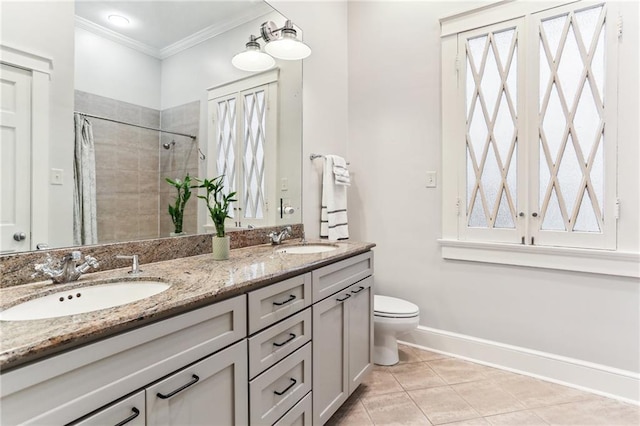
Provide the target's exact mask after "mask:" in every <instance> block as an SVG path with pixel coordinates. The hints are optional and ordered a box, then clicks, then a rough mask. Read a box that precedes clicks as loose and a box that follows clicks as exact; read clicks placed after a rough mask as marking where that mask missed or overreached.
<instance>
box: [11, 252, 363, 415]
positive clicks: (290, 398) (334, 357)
mask: <svg viewBox="0 0 640 426" xmlns="http://www.w3.org/2000/svg"><path fill="white" fill-rule="evenodd" d="M372 275H373V254H372V253H371V252H370V251H369V252H366V253H363V254H359V255H356V256H353V257H350V258H347V259H344V260H341V261H338V262H335V263H332V264H329V265H326V266H323V267H320V268H317V269H314V270H312V271H311V272H307V273H303V274H300V275H297V276H294V277H292V278H287V279H285V280H282V281H279V282H276V283H273V284H269V285H266V286H264V287H261V288H259V289H257V290H253V291H249V292H247V293H246V294H243V295H239V296H236V297H232V298H230V299H226V300H222V301H220V302H216V303H213V304H210V305H208V306H204V307H201V308H198V309H195V310H192V311H189V312H186V313H183V314H179V315H176V316H172V317H169V318H166V319H162V320H160V321H157V322H155V323H151V324H148V325H145V326H142V327H139V328H136V329H133V330H130V331H126V332H123V333H120V334H117V335H114V336H111V337H107V338H104V339H102V340H99V341H97V342H93V343H90V344H87V345H84V346H80V347H78V348H76V349H72V350H69V351H66V352H62V353H60V354H57V355H53V356H50V357H45V358H43V359H41V360H39V361H35V362H32V363H30V364H27V365H25V366H24V367H17V368H15V369H12V370H10V371H8V372H2V374H1V375H0V384H1V386H0V398H1V399H0V408H1V410H0V424H2V425H5V424H6V425H18V424H31V425H44V424H47V425H48V424H56V425H64V424H66V425H82V426H91V425H105V424H110V425H119V426H124V425H133V426H140V425H181V426H182V425H199V424H200V425H201V424H211V425H225V426H226V425H228V426H231V425H234V426H235V425H238V426H243V425H251V426H257V425H277V426H293V425H299V426H309V425H317V426H320V425H322V424H324V423H325V422H326V421H327V420H328V419H329V418H330V417H331V415H333V413H334V412H335V411H336V410H337V409H338V408H339V407H340V405H342V403H343V402H344V401H345V400H346V399H347V397H348V396H349V395H350V394H351V393H352V392H353V391H354V390H355V388H356V387H357V386H358V385H359V384H360V383H361V381H362V379H363V376H364V375H365V374H366V373H367V372H368V371H370V369H371V368H372V348H373V277H372Z"/></svg>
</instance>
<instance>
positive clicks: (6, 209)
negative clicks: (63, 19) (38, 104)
mask: <svg viewBox="0 0 640 426" xmlns="http://www.w3.org/2000/svg"><path fill="white" fill-rule="evenodd" d="M1 67H2V68H1V69H0V97H1V98H2V100H1V104H0V113H1V115H0V127H1V132H2V133H1V135H0V253H11V252H15V251H24V250H30V249H31V166H30V165H31V73H30V72H29V71H25V70H22V69H20V68H15V67H11V66H8V65H1Z"/></svg>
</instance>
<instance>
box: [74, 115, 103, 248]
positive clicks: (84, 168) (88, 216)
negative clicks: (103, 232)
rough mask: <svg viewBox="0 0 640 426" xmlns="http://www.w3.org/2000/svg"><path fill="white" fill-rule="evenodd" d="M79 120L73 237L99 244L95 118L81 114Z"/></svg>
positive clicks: (77, 123)
mask: <svg viewBox="0 0 640 426" xmlns="http://www.w3.org/2000/svg"><path fill="white" fill-rule="evenodd" d="M73 118H74V121H75V150H74V159H73V178H74V183H75V185H74V190H73V241H74V244H75V245H84V244H97V243H98V225H97V219H96V155H95V146H94V143H93V131H92V130H91V122H90V121H89V120H87V118H86V117H85V116H83V115H81V114H77V113H75V114H74V115H73Z"/></svg>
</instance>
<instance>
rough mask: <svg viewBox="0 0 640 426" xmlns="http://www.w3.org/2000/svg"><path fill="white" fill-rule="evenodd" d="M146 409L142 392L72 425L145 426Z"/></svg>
mask: <svg viewBox="0 0 640 426" xmlns="http://www.w3.org/2000/svg"><path fill="white" fill-rule="evenodd" d="M144 408H145V407H144V391H140V392H138V393H135V394H133V395H131V396H129V397H127V398H125V399H123V400H122V401H118V402H116V403H114V404H111V405H109V406H107V407H105V408H103V409H101V410H99V411H97V412H95V413H93V414H92V415H90V416H88V417H86V418H84V419H82V420H80V421H78V422H75V423H71V424H72V425H73V426H93V425H96V426H98V425H118V426H124V425H127V426H144V424H145V423H144V419H145V409H144Z"/></svg>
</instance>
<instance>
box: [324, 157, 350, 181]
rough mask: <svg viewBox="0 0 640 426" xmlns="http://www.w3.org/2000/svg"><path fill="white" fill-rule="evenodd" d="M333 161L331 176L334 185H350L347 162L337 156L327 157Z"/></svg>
mask: <svg viewBox="0 0 640 426" xmlns="http://www.w3.org/2000/svg"><path fill="white" fill-rule="evenodd" d="M328 157H331V159H332V160H333V175H334V178H335V183H336V185H345V186H350V185H351V177H350V176H349V169H348V168H347V161H346V160H345V159H344V158H342V157H340V156H339V155H328Z"/></svg>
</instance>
